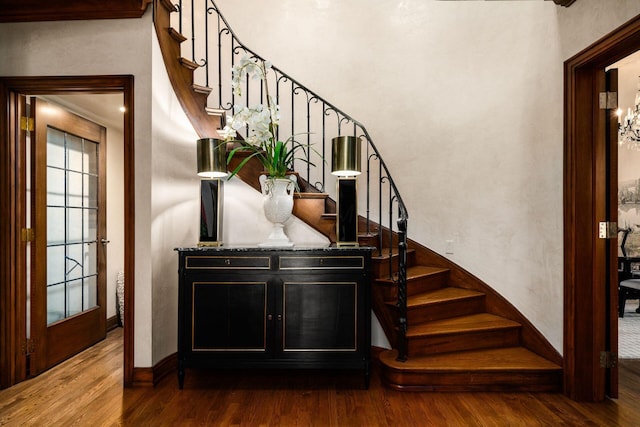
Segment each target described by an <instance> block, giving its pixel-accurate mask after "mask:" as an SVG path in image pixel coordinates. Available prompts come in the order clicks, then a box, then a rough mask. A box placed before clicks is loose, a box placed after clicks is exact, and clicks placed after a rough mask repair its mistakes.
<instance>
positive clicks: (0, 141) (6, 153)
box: [0, 75, 135, 387]
mask: <svg viewBox="0 0 640 427" xmlns="http://www.w3.org/2000/svg"><path fill="white" fill-rule="evenodd" d="M73 92H77V93H80V92H85V93H114V92H122V93H123V95H124V105H125V108H126V111H125V113H124V132H123V133H124V135H123V137H124V270H125V273H126V274H125V290H124V299H125V304H126V307H127V309H126V310H125V313H124V384H125V386H130V385H131V384H132V382H133V360H134V311H135V309H134V300H135V298H134V286H135V283H134V277H135V274H134V272H135V258H134V256H135V234H134V231H135V228H134V227H135V191H134V188H135V187H134V184H135V182H134V181H135V180H134V172H135V169H134V160H135V157H134V156H135V152H134V151H135V150H134V114H133V111H134V77H133V76H131V75H116V76H85V77H83V76H67V77H6V78H0V96H1V99H2V103H1V104H0V178H2V179H0V197H2V203H0V205H2V206H5V207H6V208H3V209H1V210H0V231H1V232H2V233H3V235H4V236H8V237H9V238H8V239H1V240H0V266H1V267H2V268H1V269H0V280H1V282H0V313H1V314H0V347H1V348H0V387H8V386H10V385H12V384H13V381H14V376H12V375H13V374H12V372H14V371H15V361H14V359H15V357H17V356H18V354H19V350H20V349H19V346H16V344H15V341H16V340H15V328H16V325H17V324H18V323H20V322H23V321H24V319H20V318H19V312H18V311H17V310H16V307H15V303H16V302H15V296H16V294H15V293H16V289H17V286H16V283H15V269H16V256H17V253H18V250H17V248H16V243H17V242H18V241H19V235H18V234H19V233H17V227H16V222H15V220H16V209H17V206H18V200H17V197H18V195H17V193H16V191H15V184H16V182H15V168H16V158H15V156H16V152H15V149H16V143H15V141H17V138H18V135H16V134H15V129H16V128H17V122H18V121H17V120H16V117H15V102H12V101H13V99H14V98H15V94H18V93H20V94H26V95H31V94H33V95H35V94H42V95H49V94H60V93H73ZM5 373H9V374H5Z"/></svg>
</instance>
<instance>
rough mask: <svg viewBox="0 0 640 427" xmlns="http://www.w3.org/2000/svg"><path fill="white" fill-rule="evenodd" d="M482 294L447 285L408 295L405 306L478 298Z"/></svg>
mask: <svg viewBox="0 0 640 427" xmlns="http://www.w3.org/2000/svg"><path fill="white" fill-rule="evenodd" d="M482 296H484V294H483V293H482V292H476V291H472V290H469V289H463V288H456V287H453V286H447V287H445V288H441V289H436V290H435V291H429V292H424V293H421V294H418V295H410V296H409V297H408V298H407V308H413V307H419V306H424V305H428V304H438V303H442V302H447V301H455V300H463V299H468V298H479V297H482Z"/></svg>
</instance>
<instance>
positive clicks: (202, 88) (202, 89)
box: [192, 84, 211, 95]
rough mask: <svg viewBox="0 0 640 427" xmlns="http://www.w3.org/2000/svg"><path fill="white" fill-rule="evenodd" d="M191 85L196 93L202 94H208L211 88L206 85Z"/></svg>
mask: <svg viewBox="0 0 640 427" xmlns="http://www.w3.org/2000/svg"><path fill="white" fill-rule="evenodd" d="M192 87H193V90H194V91H195V92H196V93H202V94H204V95H209V94H210V93H211V88H210V87H207V86H200V85H196V84H194V85H193V86H192Z"/></svg>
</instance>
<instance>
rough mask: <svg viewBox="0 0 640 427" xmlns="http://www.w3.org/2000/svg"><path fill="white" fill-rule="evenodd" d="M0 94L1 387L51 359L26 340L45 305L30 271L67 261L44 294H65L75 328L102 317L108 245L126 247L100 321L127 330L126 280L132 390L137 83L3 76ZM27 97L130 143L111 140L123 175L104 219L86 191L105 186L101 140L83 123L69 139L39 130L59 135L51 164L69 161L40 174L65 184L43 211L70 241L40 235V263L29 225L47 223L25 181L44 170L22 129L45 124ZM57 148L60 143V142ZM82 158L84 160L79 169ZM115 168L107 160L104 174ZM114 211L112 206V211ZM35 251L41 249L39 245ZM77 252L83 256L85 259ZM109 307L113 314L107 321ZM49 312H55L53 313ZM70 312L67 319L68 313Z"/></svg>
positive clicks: (54, 129) (110, 276) (62, 304)
mask: <svg viewBox="0 0 640 427" xmlns="http://www.w3.org/2000/svg"><path fill="white" fill-rule="evenodd" d="M0 94H1V97H2V99H3V101H4V102H3V105H2V107H0V130H1V132H2V136H1V137H0V141H1V145H0V176H1V177H2V179H1V180H0V182H1V183H0V187H1V188H0V190H1V191H0V194H1V195H0V197H2V205H3V209H2V212H1V213H0V222H1V223H2V224H1V225H0V227H2V232H3V234H4V235H5V236H7V237H8V238H7V239H4V240H3V241H2V243H0V245H1V247H0V263H1V265H2V267H3V268H2V269H1V273H0V274H1V275H2V283H1V284H0V312H1V313H0V345H1V349H0V387H3V388H4V387H9V386H11V385H13V384H15V383H17V382H20V381H22V380H24V379H25V378H26V377H27V374H28V369H31V370H32V373H33V372H35V373H37V372H38V371H39V370H38V369H35V370H33V367H30V366H29V363H30V362H31V361H32V360H31V357H28V354H29V352H30V351H32V350H34V348H36V352H34V353H33V355H36V357H35V360H36V361H38V360H40V359H41V358H42V357H43V354H42V353H40V354H37V345H38V344H37V343H33V342H31V341H30V340H25V338H26V337H27V336H28V334H29V331H30V327H29V326H28V325H27V322H31V321H33V318H32V316H30V309H29V307H28V305H27V304H28V303H31V302H34V301H37V298H36V299H34V298H32V297H33V295H30V293H29V292H28V287H27V282H28V281H30V280H31V279H32V278H31V277H30V274H28V273H27V272H28V271H29V270H31V267H32V266H31V265H30V264H38V263H39V262H40V263H42V261H43V260H42V259H40V258H46V259H52V260H57V259H58V258H59V259H60V260H62V261H61V262H60V263H59V264H60V266H59V268H58V270H59V273H60V274H59V276H60V280H57V281H56V280H53V279H56V277H49V278H47V277H46V276H45V279H44V281H46V282H51V283H49V285H48V287H47V288H46V291H45V292H49V291H52V292H51V295H49V298H50V299H54V298H55V297H56V296H57V295H58V294H60V295H65V297H64V298H63V299H60V300H59V304H58V306H57V307H58V308H59V310H58V314H59V315H60V316H63V317H65V318H69V319H70V321H71V322H76V321H77V319H78V318H79V317H80V315H79V313H80V312H84V313H93V312H96V311H97V309H96V308H95V307H96V304H97V302H98V300H96V299H95V298H97V295H96V294H95V290H97V289H98V288H97V287H96V285H95V284H94V282H95V281H96V280H97V277H98V273H97V264H98V263H99V262H101V261H100V260H101V259H103V260H104V257H103V258H101V255H100V254H102V255H104V254H105V253H106V251H105V250H104V249H106V246H107V243H109V245H112V244H113V243H115V244H114V245H113V246H112V247H115V246H118V245H121V246H120V248H114V250H113V251H112V252H113V261H114V262H112V263H111V267H112V269H111V270H110V271H107V270H108V267H107V268H105V269H104V276H107V277H105V278H106V279H107V280H106V282H107V284H108V291H107V294H109V295H108V301H107V296H103V297H102V298H103V299H102V300H101V302H100V303H99V304H97V305H98V306H99V305H104V306H105V307H103V311H102V312H101V314H100V318H101V321H102V322H106V320H107V318H109V320H110V323H111V324H112V325H113V324H114V323H117V322H118V320H119V319H118V318H117V314H118V313H117V309H116V300H117V297H116V294H117V293H116V292H115V285H116V279H114V277H117V276H118V273H120V272H122V273H123V274H122V275H121V277H122V276H123V280H122V281H123V285H124V286H123V288H124V289H123V292H122V293H121V296H122V300H123V301H122V302H123V303H124V304H123V305H124V307H126V309H125V310H124V316H122V318H121V319H120V321H121V323H122V325H123V326H124V343H123V346H124V370H123V371H124V384H125V385H130V384H131V383H132V378H133V310H134V308H133V295H134V280H133V279H134V274H133V272H134V234H133V225H134V200H135V198H134V188H133V182H134V169H133V160H134V158H133V154H134V149H133V147H134V141H133V124H134V119H133V107H134V105H133V76H91V77H43V78H37V77H26V78H20V77H13V78H0ZM24 99H32V100H33V103H34V104H38V103H40V104H46V103H51V105H53V103H55V104H58V105H59V106H63V107H64V109H61V110H59V111H65V110H73V111H74V113H76V114H75V115H71V116H73V117H78V116H79V115H81V116H83V117H85V118H89V119H93V120H95V121H102V122H104V123H105V124H106V125H107V126H109V127H111V131H112V132H111V133H112V137H113V139H114V140H115V141H117V140H118V139H119V141H121V143H120V147H119V148H118V143H117V142H113V141H105V142H106V143H105V144H104V146H105V147H107V146H108V145H109V142H111V143H112V144H113V147H111V154H112V158H111V159H110V163H111V164H112V165H111V166H112V169H113V166H114V163H115V164H116V168H115V169H114V170H115V171H117V170H118V168H119V172H114V173H113V176H112V177H111V178H114V179H115V180H113V182H111V183H110V185H109V186H107V189H108V190H106V191H104V190H103V193H105V194H106V193H107V192H108V191H111V193H113V194H112V195H111V197H110V199H111V200H110V202H111V203H105V202H104V201H103V202H102V205H103V206H104V207H105V212H103V213H101V214H100V215H99V214H97V212H98V208H97V205H98V203H97V201H95V200H93V199H92V197H93V196H92V195H91V193H90V192H89V191H88V190H87V189H89V188H92V187H94V186H96V185H97V184H96V183H97V182H98V174H97V170H98V168H97V167H95V166H96V164H97V163H96V162H97V159H98V157H97V156H98V154H97V153H98V151H99V149H98V148H97V147H99V144H96V143H95V142H96V141H95V139H98V138H90V137H88V138H84V137H79V134H80V133H83V132H84V131H83V130H82V129H83V126H85V125H80V128H79V129H80V130H78V131H77V132H75V133H74V132H66V131H65V132H61V126H62V125H60V124H52V125H51V126H50V127H45V128H44V129H45V130H44V131H41V132H40V134H50V139H51V140H52V141H53V142H52V143H49V142H46V144H47V145H46V148H41V149H40V150H41V151H44V152H47V151H50V153H47V154H51V155H50V156H49V157H51V158H52V159H56V157H55V155H54V153H57V152H59V154H60V153H62V154H61V155H60V156H58V157H57V158H58V160H60V161H57V160H53V161H52V163H51V164H44V166H42V167H41V168H40V169H42V170H41V172H40V173H43V174H44V176H47V175H49V176H48V178H51V179H49V180H48V181H50V182H54V183H58V184H60V185H59V187H60V186H61V187H60V189H58V190H60V191H58V190H51V191H49V193H46V191H45V194H44V196H41V198H42V200H44V202H43V204H42V206H44V208H43V209H40V211H41V212H43V211H44V212H47V215H45V220H44V224H46V223H47V222H46V221H48V220H47V219H46V217H50V218H53V217H56V215H57V216H58V217H59V218H62V222H61V224H63V225H62V226H61V227H59V230H63V231H62V232H61V234H60V233H58V234H59V235H54V236H52V235H49V236H46V237H43V236H42V234H43V233H40V234H41V235H40V236H39V237H40V238H41V239H43V238H44V242H45V244H44V245H41V247H44V248H45V249H44V250H43V249H39V251H40V252H39V253H40V254H43V255H42V256H41V257H40V258H38V257H37V256H35V255H38V253H36V252H35V251H37V250H38V249H35V250H34V253H33V254H31V253H29V251H31V250H32V249H31V247H32V243H34V241H35V239H36V238H37V237H33V238H32V236H33V235H35V236H38V232H37V229H36V230H33V231H31V232H30V231H29V229H30V227H27V225H31V224H29V222H30V220H33V222H34V224H35V223H37V222H38V221H40V223H41V224H42V223H43V220H42V218H40V219H39V220H38V219H37V214H36V215H31V211H32V210H33V209H35V208H34V206H31V203H30V202H28V201H27V200H30V199H31V197H27V189H26V187H25V185H26V182H27V180H26V179H25V177H26V176H27V170H26V169H27V167H26V166H25V165H27V166H33V168H34V170H36V171H37V170H38V168H37V165H36V162H35V160H36V159H37V156H36V151H37V150H34V153H31V152H30V151H29V149H27V147H26V146H27V144H26V143H25V138H26V137H25V136H24V134H25V133H28V132H25V131H24V130H21V127H22V129H26V130H27V131H28V130H29V129H34V128H35V126H38V125H40V126H41V125H42V123H43V122H44V120H43V119H39V120H38V123H37V124H35V126H32V127H30V126H31V125H30V124H29V120H28V117H29V116H30V115H31V112H30V111H29V114H27V115H25V114H23V113H24V111H23V110H26V104H27V103H26V102H25V101H23V100H24ZM106 101H108V102H106ZM115 104H119V105H117V106H116V105H115ZM112 106H113V107H114V108H118V107H121V108H122V109H123V111H117V110H116V113H115V114H111V118H109V117H107V116H106V113H105V112H104V111H102V112H101V111H100V110H101V109H103V108H105V107H109V108H111V107H112ZM42 115H43V116H44V115H45V114H44V113H43V114H42ZM71 116H70V117H71ZM21 117H25V119H22V120H21ZM113 117H117V119H116V120H117V122H118V123H109V122H110V121H113V120H114V119H113ZM73 120H75V119H73ZM73 120H72V121H73ZM21 121H22V122H23V123H21ZM21 125H22V126H21ZM99 127H100V126H98V128H99ZM103 128H104V127H103ZM56 136H60V138H57V139H56ZM55 141H59V143H57V142H55ZM60 141H62V142H60ZM92 153H93V154H92ZM92 156H95V160H92V158H93V157H92ZM45 157H46V154H45ZM74 159H75V160H78V161H76V162H75V164H74V161H75V160H74ZM105 160H106V155H105ZM56 162H57V163H56ZM30 163H33V165H30ZM106 169H107V167H106V161H105V164H104V165H103V166H102V170H103V171H105V170H106ZM108 176H109V175H107V177H108ZM56 177H57V178H56ZM58 178H59V179H58ZM74 180H75V181H76V183H77V184H78V185H77V187H78V188H80V189H82V191H85V190H87V191H85V192H84V193H83V192H82V191H80V190H69V189H70V188H71V187H70V183H71V182H73V181H74ZM109 187H111V188H109ZM47 191H48V190H47ZM78 191H80V193H78ZM61 194H62V195H61ZM34 195H35V196H36V197H38V196H37V190H34ZM109 206H111V207H110V208H109ZM36 207H37V206H36ZM106 209H111V210H112V211H114V212H116V215H115V216H116V217H119V218H120V219H119V220H116V221H112V224H111V227H110V231H109V232H108V233H109V237H108V238H107V234H106V233H105V234H104V235H99V234H97V232H96V231H95V230H96V228H97V224H96V222H97V221H98V220H97V218H98V217H101V218H102V220H103V221H104V222H105V223H106V221H107V217H108V216H109V215H108V213H107V211H106ZM58 214H59V215H58ZM78 224H79V225H78ZM24 230H27V231H26V232H25V231H24ZM111 232H113V234H111ZM78 236H79V237H78ZM111 237H113V239H112V238H111ZM61 242H62V243H61ZM33 247H36V248H37V247H38V246H37V245H35V246H33ZM116 249H117V250H116ZM74 251H76V252H78V253H77V254H76V253H75V252H74ZM91 257H93V261H91V260H90V259H91ZM106 259H109V258H108V257H107V258H106ZM55 262H57V261H55ZM55 262H53V264H52V267H50V268H49V269H50V270H51V271H53V272H55V271H57V270H56V269H55V268H54V267H53V266H54V265H56V264H55ZM47 266H48V263H47ZM105 267H106V266H105ZM113 270H117V271H115V272H114V271H113ZM34 271H35V270H34ZM54 275H55V274H54ZM49 279H51V280H49ZM108 282H111V283H108ZM56 287H58V288H60V290H65V292H58V290H56V289H53V288H56ZM54 291H55V292H54ZM74 292H75V294H74ZM54 294H56V295H54ZM45 300H46V298H45ZM74 304H75V305H74ZM45 306H46V301H45ZM104 308H106V313H105V311H104ZM74 310H75V311H74ZM78 310H79V311H78ZM48 311H50V312H53V311H52V310H48ZM61 312H62V313H63V314H60V313H61ZM49 314H51V313H49ZM49 317H51V316H49ZM58 323H59V321H58ZM46 324H47V325H48V326H47V328H48V327H49V325H57V319H46ZM34 346H35V347H34ZM63 347H64V346H63Z"/></svg>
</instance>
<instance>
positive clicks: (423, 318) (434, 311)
mask: <svg viewBox="0 0 640 427" xmlns="http://www.w3.org/2000/svg"><path fill="white" fill-rule="evenodd" d="M484 308H485V306H484V296H480V297H477V298H467V299H464V300H453V301H447V302H443V303H439V304H430V305H428V306H423V307H419V308H412V309H409V310H407V319H408V322H409V325H415V324H418V323H423V322H429V321H431V320H440V319H448V318H451V317H457V316H466V315H469V314H476V313H481V312H483V311H484Z"/></svg>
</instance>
